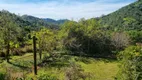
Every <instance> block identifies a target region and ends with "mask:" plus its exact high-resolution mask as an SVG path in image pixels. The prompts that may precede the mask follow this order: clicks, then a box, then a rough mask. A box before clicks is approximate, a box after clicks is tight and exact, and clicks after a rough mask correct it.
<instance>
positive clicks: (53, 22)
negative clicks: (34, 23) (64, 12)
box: [43, 18, 69, 25]
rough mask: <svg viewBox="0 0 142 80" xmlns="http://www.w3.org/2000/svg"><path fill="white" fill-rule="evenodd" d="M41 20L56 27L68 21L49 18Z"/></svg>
mask: <svg viewBox="0 0 142 80" xmlns="http://www.w3.org/2000/svg"><path fill="white" fill-rule="evenodd" d="M43 20H45V21H46V22H48V23H52V24H57V25H60V24H63V23H64V22H66V21H69V20H68V19H60V20H54V19H50V18H43Z"/></svg>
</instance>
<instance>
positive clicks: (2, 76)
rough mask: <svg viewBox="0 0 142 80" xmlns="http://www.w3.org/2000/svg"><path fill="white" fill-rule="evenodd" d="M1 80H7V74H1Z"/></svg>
mask: <svg viewBox="0 0 142 80" xmlns="http://www.w3.org/2000/svg"><path fill="white" fill-rule="evenodd" d="M0 80H5V74H3V73H1V72H0Z"/></svg>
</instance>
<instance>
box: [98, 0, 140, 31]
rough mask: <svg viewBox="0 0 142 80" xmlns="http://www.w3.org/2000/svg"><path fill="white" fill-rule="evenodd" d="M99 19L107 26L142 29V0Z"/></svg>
mask: <svg viewBox="0 0 142 80" xmlns="http://www.w3.org/2000/svg"><path fill="white" fill-rule="evenodd" d="M99 20H100V23H101V24H102V25H103V27H107V28H116V29H127V30H132V29H135V30H142V0H138V1H136V2H134V3H132V4H130V5H128V6H125V7H123V8H121V9H119V10H117V11H115V12H113V13H111V14H109V15H106V16H102V17H101V18H100V19H99Z"/></svg>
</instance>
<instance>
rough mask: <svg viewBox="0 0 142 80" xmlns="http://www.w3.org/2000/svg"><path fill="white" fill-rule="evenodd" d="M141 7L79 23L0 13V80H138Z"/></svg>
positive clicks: (141, 58)
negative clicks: (34, 45) (34, 43)
mask: <svg viewBox="0 0 142 80" xmlns="http://www.w3.org/2000/svg"><path fill="white" fill-rule="evenodd" d="M141 4H142V1H141V0H139V1H136V2H135V3H132V4H130V5H128V6H126V7H123V8H121V9H120V10H118V11H116V12H114V13H111V14H109V15H106V16H103V17H100V18H97V19H96V18H92V19H87V20H85V19H84V18H82V19H80V20H79V21H78V22H75V21H69V20H60V21H61V22H60V21H59V22H58V21H54V20H50V19H41V18H36V17H33V16H27V15H24V16H17V15H15V14H12V13H10V12H8V11H5V10H2V11H0V32H1V34H0V80H106V79H107V80H114V79H115V80H141V79H142V65H141V64H142V37H141V36H142V31H141V27H142V24H141V23H140V22H141V21H142V20H141V17H142V14H141V13H142V12H141V11H142V10H141ZM48 21H49V22H48ZM33 36H34V37H36V45H37V47H36V48H37V49H33V39H32V38H33ZM35 51H36V52H37V54H38V55H37V59H36V62H37V65H36V64H35V63H34V62H35V61H34V59H33V56H35V55H33V52H35ZM33 64H35V66H36V68H37V75H34V74H33V72H34V70H35V67H34V66H33ZM118 65H119V66H118Z"/></svg>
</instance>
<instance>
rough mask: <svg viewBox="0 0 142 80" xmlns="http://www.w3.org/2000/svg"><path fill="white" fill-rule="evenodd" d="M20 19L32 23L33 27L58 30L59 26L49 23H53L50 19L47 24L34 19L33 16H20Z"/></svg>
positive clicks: (36, 18)
mask: <svg viewBox="0 0 142 80" xmlns="http://www.w3.org/2000/svg"><path fill="white" fill-rule="evenodd" d="M21 18H22V19H23V20H25V21H28V22H30V23H32V24H33V25H35V26H38V27H42V26H44V27H48V28H51V29H58V28H59V25H57V24H54V23H51V21H54V20H52V19H50V21H49V22H47V21H45V20H44V19H41V18H38V17H34V16H30V15H23V16H21Z"/></svg>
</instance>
